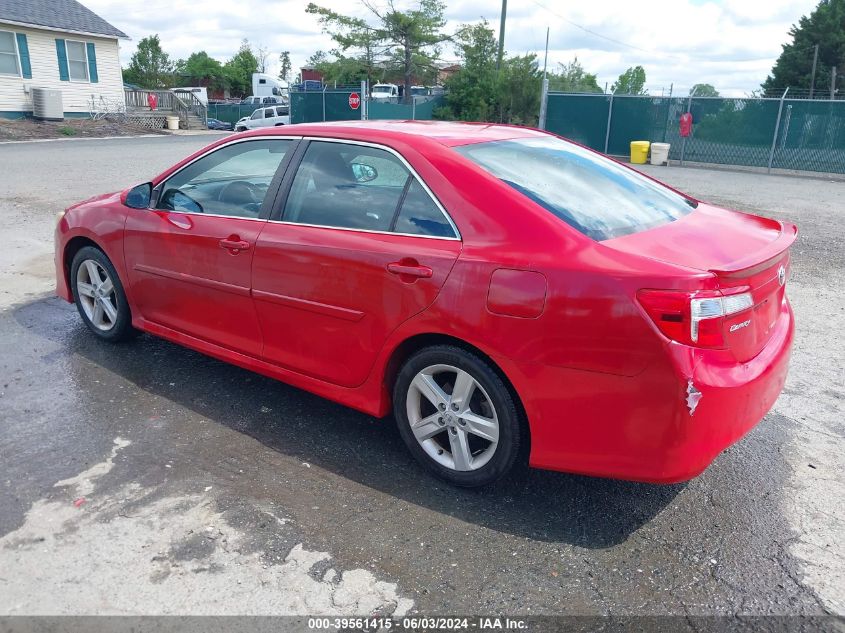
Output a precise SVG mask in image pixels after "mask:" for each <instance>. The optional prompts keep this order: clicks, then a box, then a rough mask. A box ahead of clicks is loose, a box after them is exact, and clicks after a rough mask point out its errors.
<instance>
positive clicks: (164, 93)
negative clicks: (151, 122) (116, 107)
mask: <svg viewBox="0 0 845 633" xmlns="http://www.w3.org/2000/svg"><path fill="white" fill-rule="evenodd" d="M123 95H124V98H125V99H126V108H127V109H128V110H149V109H150V102H149V96H150V95H155V96H156V97H157V98H158V104H157V105H156V108H158V109H159V110H173V109H174V108H173V101H174V97H175V95H174V94H173V93H172V92H170V91H169V90H124V91H123Z"/></svg>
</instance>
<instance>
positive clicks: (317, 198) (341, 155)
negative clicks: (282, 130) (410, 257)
mask: <svg viewBox="0 0 845 633" xmlns="http://www.w3.org/2000/svg"><path fill="white" fill-rule="evenodd" d="M282 217H283V219H284V220H285V221H287V222H296V223H299V224H310V225H315V226H325V227H333V228H349V229H363V230H367V231H378V232H383V233H387V232H397V233H407V234H410V235H428V236H435V237H457V236H456V235H455V231H454V229H453V228H452V225H451V224H450V223H449V221H448V220H447V219H446V217H445V216H444V214H443V212H442V211H441V210H440V207H438V206H437V204H436V203H435V202H434V201H433V200H432V198H431V196H430V195H429V193H428V192H427V191H426V190H425V188H424V187H423V186H422V185H421V184H420V183H419V181H418V180H417V179H416V178H415V177H414V175H413V174H412V173H411V172H410V171H409V170H408V168H407V167H406V166H405V164H404V163H403V162H402V161H401V160H400V159H399V158H397V157H396V156H395V155H394V154H392V153H391V152H388V151H386V150H383V149H379V148H376V147H369V146H362V145H351V144H346V143H337V142H328V141H312V142H311V143H310V144H309V145H308V149H307V151H306V152H305V156H304V157H303V158H302V163H300V165H299V167H298V168H297V171H296V176H295V177H294V179H293V183H292V184H291V189H290V193H289V194H288V198H287V202H286V203H285V208H284V213H283V216H282Z"/></svg>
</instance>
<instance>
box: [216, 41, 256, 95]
mask: <svg viewBox="0 0 845 633" xmlns="http://www.w3.org/2000/svg"><path fill="white" fill-rule="evenodd" d="M223 72H224V74H225V76H226V81H228V83H229V88H230V90H231V91H232V93H233V94H235V95H238V96H241V97H244V96H247V95H248V94H249V93H250V92H251V91H252V73H254V72H258V59H257V58H256V57H255V54H254V53H253V52H252V47H251V46H250V45H249V42H248V41H247V40H243V41H242V42H241V47H240V48H239V49H238V52H237V53H235V55H234V57H232V59H230V60H229V61H227V62H226V63H225V65H224V66H223Z"/></svg>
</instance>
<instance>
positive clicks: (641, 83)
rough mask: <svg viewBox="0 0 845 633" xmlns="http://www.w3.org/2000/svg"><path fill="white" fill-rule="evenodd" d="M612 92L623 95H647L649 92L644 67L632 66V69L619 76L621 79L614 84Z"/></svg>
mask: <svg viewBox="0 0 845 633" xmlns="http://www.w3.org/2000/svg"><path fill="white" fill-rule="evenodd" d="M610 90H611V92H614V93H616V94H621V95H647V94H648V90H646V89H645V69H644V68H643V67H642V66H631V68H629V69H628V70H626V71H625V72H624V73H622V74H621V75H619V79H617V80H616V81H615V82H614V83H613V86H611V88H610Z"/></svg>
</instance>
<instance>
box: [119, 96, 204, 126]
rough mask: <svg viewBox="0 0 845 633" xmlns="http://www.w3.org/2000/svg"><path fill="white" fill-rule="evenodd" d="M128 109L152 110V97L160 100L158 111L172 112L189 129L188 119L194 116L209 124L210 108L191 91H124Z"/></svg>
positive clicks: (157, 106) (157, 105)
mask: <svg viewBox="0 0 845 633" xmlns="http://www.w3.org/2000/svg"><path fill="white" fill-rule="evenodd" d="M123 94H124V98H125V99H126V109H127V110H129V111H132V110H150V109H151V108H150V101H149V97H150V95H155V96H156V98H157V99H158V102H157V104H156V109H157V110H164V111H170V112H172V113H173V114H175V115H176V116H178V117H179V120H180V121H181V122H182V123H183V124H184V126H185V127H188V117H189V116H190V115H192V114H193V115H194V116H196V117H197V118H199V120H200V121H202V123H203V125H207V124H208V108H207V107H206V106H205V105H203V103H202V101H200V100H199V99H198V98H197V96H196V95H195V94H194V93H193V92H191V91H189V90H126V89H125V90H124V91H123Z"/></svg>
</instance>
